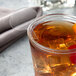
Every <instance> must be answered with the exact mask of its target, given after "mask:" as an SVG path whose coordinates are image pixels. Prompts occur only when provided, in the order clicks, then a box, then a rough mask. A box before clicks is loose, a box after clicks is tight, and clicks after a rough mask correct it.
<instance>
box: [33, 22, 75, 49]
mask: <svg viewBox="0 0 76 76" xmlns="http://www.w3.org/2000/svg"><path fill="white" fill-rule="evenodd" d="M73 25H74V23H72V22H67V21H49V22H44V23H41V24H39V25H37V26H36V27H35V28H34V35H33V37H34V39H35V40H36V41H37V42H38V43H39V44H41V45H43V46H45V47H49V48H51V49H58V50H68V47H70V46H71V45H75V44H76V34H75V32H74V30H73V28H72V27H73Z"/></svg>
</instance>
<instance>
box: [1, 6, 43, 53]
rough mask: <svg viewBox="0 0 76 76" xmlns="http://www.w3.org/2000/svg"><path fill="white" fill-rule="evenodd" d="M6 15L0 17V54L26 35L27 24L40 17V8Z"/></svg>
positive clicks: (24, 9)
mask: <svg viewBox="0 0 76 76" xmlns="http://www.w3.org/2000/svg"><path fill="white" fill-rule="evenodd" d="M3 12H6V13H7V12H8V11H3ZM0 13H2V12H0ZM8 13H9V14H8ZM8 13H7V14H8V15H7V14H5V13H4V14H2V16H0V17H1V18H0V52H2V51H3V50H4V49H6V48H7V47H8V46H9V45H11V44H12V43H14V42H15V41H16V40H18V39H20V38H21V37H23V36H24V35H25V34H26V29H27V27H28V26H29V24H30V23H31V22H32V21H34V19H36V18H38V17H40V16H41V15H42V8H41V7H31V8H23V9H21V10H16V11H11V10H10V11H9V12H8ZM0 15H1V14H0Z"/></svg>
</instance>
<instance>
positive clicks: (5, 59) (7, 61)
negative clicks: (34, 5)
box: [0, 0, 76, 76]
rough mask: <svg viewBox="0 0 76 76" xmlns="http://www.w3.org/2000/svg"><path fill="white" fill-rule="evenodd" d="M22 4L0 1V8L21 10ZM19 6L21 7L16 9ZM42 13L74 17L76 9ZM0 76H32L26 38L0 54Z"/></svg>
mask: <svg viewBox="0 0 76 76" xmlns="http://www.w3.org/2000/svg"><path fill="white" fill-rule="evenodd" d="M6 1H7V2H6ZM11 1H12V4H15V1H16V2H17V3H19V2H20V1H22V3H21V4H17V5H16V6H13V5H11V4H10V2H11ZM2 3H3V4H2ZM23 3H24V0H0V6H4V7H6V6H7V5H8V4H9V6H7V7H9V8H15V7H16V8H22V7H24V6H25V4H23ZM22 4H23V5H22ZM26 4H27V3H26ZM20 5H22V6H21V7H18V6H20ZM44 13H45V14H47V13H65V14H71V15H76V8H68V9H54V10H50V11H49V12H44ZM0 76H34V70H33V65H32V56H31V51H30V46H29V41H28V38H27V36H25V37H23V38H21V39H20V40H18V41H17V42H15V43H14V44H13V45H11V46H10V47H9V48H7V49H6V50H5V51H4V52H3V53H1V54H0Z"/></svg>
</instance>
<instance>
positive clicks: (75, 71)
mask: <svg viewBox="0 0 76 76" xmlns="http://www.w3.org/2000/svg"><path fill="white" fill-rule="evenodd" d="M75 27H76V26H74V23H72V22H67V21H49V22H44V23H40V24H38V25H37V26H36V27H35V28H34V29H33V32H32V35H33V38H34V40H35V41H36V42H38V43H39V44H41V45H43V46H45V47H48V48H51V49H53V50H54V49H55V50H56V49H57V50H63V51H65V50H66V51H67V50H68V49H73V48H76V31H75V30H76V28H75ZM30 45H31V51H32V57H33V62H34V68H35V74H36V75H35V76H76V53H74V54H56V53H52V52H51V51H50V52H46V51H47V50H45V51H43V49H41V48H39V47H36V45H33V43H32V42H31V41H30Z"/></svg>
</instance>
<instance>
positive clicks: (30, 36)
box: [27, 13, 76, 54]
mask: <svg viewBox="0 0 76 76" xmlns="http://www.w3.org/2000/svg"><path fill="white" fill-rule="evenodd" d="M51 15H62V16H68V17H70V18H73V19H75V20H76V17H75V16H71V15H68V14H63V13H55V14H47V15H44V16H41V17H39V18H37V19H35V20H34V21H33V22H32V23H31V24H30V25H29V27H28V28H27V34H28V37H29V39H30V40H31V41H32V42H33V43H34V44H35V46H36V47H39V48H41V49H42V50H43V51H45V52H50V53H56V54H69V53H76V48H75V49H69V50H57V49H51V48H49V47H46V46H43V45H41V44H39V43H38V42H36V41H35V40H34V39H33V37H32V32H31V29H32V27H33V26H35V25H34V23H35V22H36V23H37V21H40V20H41V19H43V18H45V17H47V16H51ZM46 50H47V51H46ZM50 50H53V51H50ZM57 51H58V52H57Z"/></svg>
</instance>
